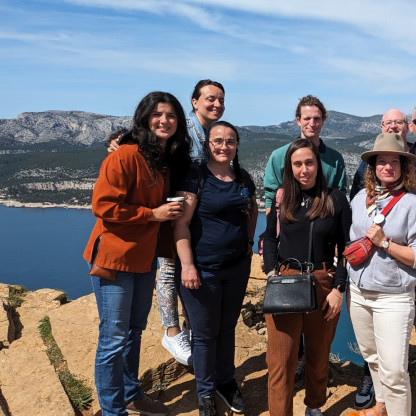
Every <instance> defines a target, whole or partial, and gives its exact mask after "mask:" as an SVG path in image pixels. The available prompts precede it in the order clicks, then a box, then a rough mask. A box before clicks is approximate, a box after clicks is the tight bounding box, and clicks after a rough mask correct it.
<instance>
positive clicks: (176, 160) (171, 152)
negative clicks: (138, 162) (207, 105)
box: [110, 91, 191, 194]
mask: <svg viewBox="0 0 416 416" xmlns="http://www.w3.org/2000/svg"><path fill="white" fill-rule="evenodd" d="M159 103H164V104H170V105H171V106H172V108H173V110H174V112H175V114H176V117H177V120H178V127H177V129H176V132H175V133H174V134H173V135H172V137H170V138H169V139H168V141H167V143H166V148H165V150H164V151H163V149H162V145H161V144H160V141H159V140H158V138H157V137H156V135H155V133H153V131H151V130H150V128H149V118H150V115H151V113H152V111H153V109H154V108H155V106H156V105H157V104H159ZM122 130H124V129H121V130H118V131H117V132H116V133H118V134H117V136H116V137H118V135H119V134H120V132H122ZM124 132H125V131H124ZM116 133H113V134H112V135H111V136H113V137H114V134H116ZM110 142H111V140H110ZM190 142H191V139H190V137H189V135H188V130H187V127H186V118H185V113H184V111H183V108H182V106H181V104H180V103H179V101H178V100H177V98H175V97H174V96H173V95H172V94H170V93H168V92H162V91H153V92H151V93H149V94H147V95H146V96H145V97H144V98H143V99H142V100H141V101H140V102H139V104H138V106H137V108H136V111H135V113H134V115H133V124H132V128H131V133H128V134H127V135H126V136H125V138H123V140H122V142H121V143H122V144H124V143H137V144H138V146H139V151H140V152H141V153H142V154H143V157H144V158H145V160H146V162H147V164H148V166H149V168H150V171H151V172H152V175H153V177H154V179H155V181H156V180H157V174H156V170H159V171H162V172H166V171H167V170H169V172H170V184H171V191H170V192H171V194H174V193H175V191H176V188H177V186H178V185H179V183H180V182H181V181H182V179H183V177H184V176H185V173H186V172H187V170H188V167H189V165H190V163H191V159H190V156H189V149H190Z"/></svg>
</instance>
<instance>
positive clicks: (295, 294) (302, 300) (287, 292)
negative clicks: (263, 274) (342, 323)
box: [263, 221, 318, 314]
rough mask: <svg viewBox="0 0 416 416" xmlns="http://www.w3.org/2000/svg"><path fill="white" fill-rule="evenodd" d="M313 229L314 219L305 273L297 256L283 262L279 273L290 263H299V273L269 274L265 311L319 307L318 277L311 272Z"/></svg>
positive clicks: (280, 312)
mask: <svg viewBox="0 0 416 416" xmlns="http://www.w3.org/2000/svg"><path fill="white" fill-rule="evenodd" d="M312 229H313V221H312V222H311V226H310V233H309V246H308V262H307V264H306V270H305V273H304V270H303V265H302V263H301V262H300V261H299V260H297V259H295V258H289V259H286V260H284V261H283V262H281V263H280V266H279V268H278V270H277V274H278V273H279V270H280V269H281V267H282V266H285V265H286V264H288V263H297V265H298V268H299V274H297V275H287V276H279V275H272V276H269V278H268V279H267V285H266V293H265V295H264V303H263V313H266V314H267V313H268V314H283V313H304V312H312V311H315V310H317V309H318V298H317V295H316V286H315V282H316V279H315V276H314V275H313V273H312V272H311V270H312V263H311V253H312Z"/></svg>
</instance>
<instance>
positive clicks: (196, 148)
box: [186, 111, 208, 164]
mask: <svg viewBox="0 0 416 416" xmlns="http://www.w3.org/2000/svg"><path fill="white" fill-rule="evenodd" d="M186 125H187V127H188V134H189V136H190V137H191V152H190V156H191V159H192V161H196V162H198V164H201V163H202V162H207V161H208V157H207V154H206V151H205V149H204V141H205V130H204V128H203V127H202V126H201V123H200V122H199V120H198V117H197V116H196V115H195V113H194V112H193V111H191V112H190V113H189V117H188V118H187V120H186Z"/></svg>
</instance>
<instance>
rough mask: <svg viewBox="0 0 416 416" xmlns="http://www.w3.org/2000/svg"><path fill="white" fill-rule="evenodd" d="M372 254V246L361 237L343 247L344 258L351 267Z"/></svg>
mask: <svg viewBox="0 0 416 416" xmlns="http://www.w3.org/2000/svg"><path fill="white" fill-rule="evenodd" d="M373 253H374V244H373V243H372V242H371V241H370V240H369V239H368V238H367V237H362V238H359V239H358V240H354V241H352V242H351V243H350V244H348V245H347V246H346V247H345V250H344V257H345V258H346V260H347V261H348V263H349V264H351V266H358V265H359V264H361V263H362V262H364V261H365V260H367V259H368V258H369V257H370V256H371V255H372V254H373Z"/></svg>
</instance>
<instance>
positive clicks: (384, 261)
mask: <svg viewBox="0 0 416 416" xmlns="http://www.w3.org/2000/svg"><path fill="white" fill-rule="evenodd" d="M374 262H375V264H374V268H373V270H374V274H373V281H374V283H376V284H377V285H380V286H386V287H400V286H402V273H403V271H402V270H401V269H400V268H399V267H398V266H397V263H396V261H395V260H393V259H389V258H381V257H379V256H376V258H375V259H374Z"/></svg>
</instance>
